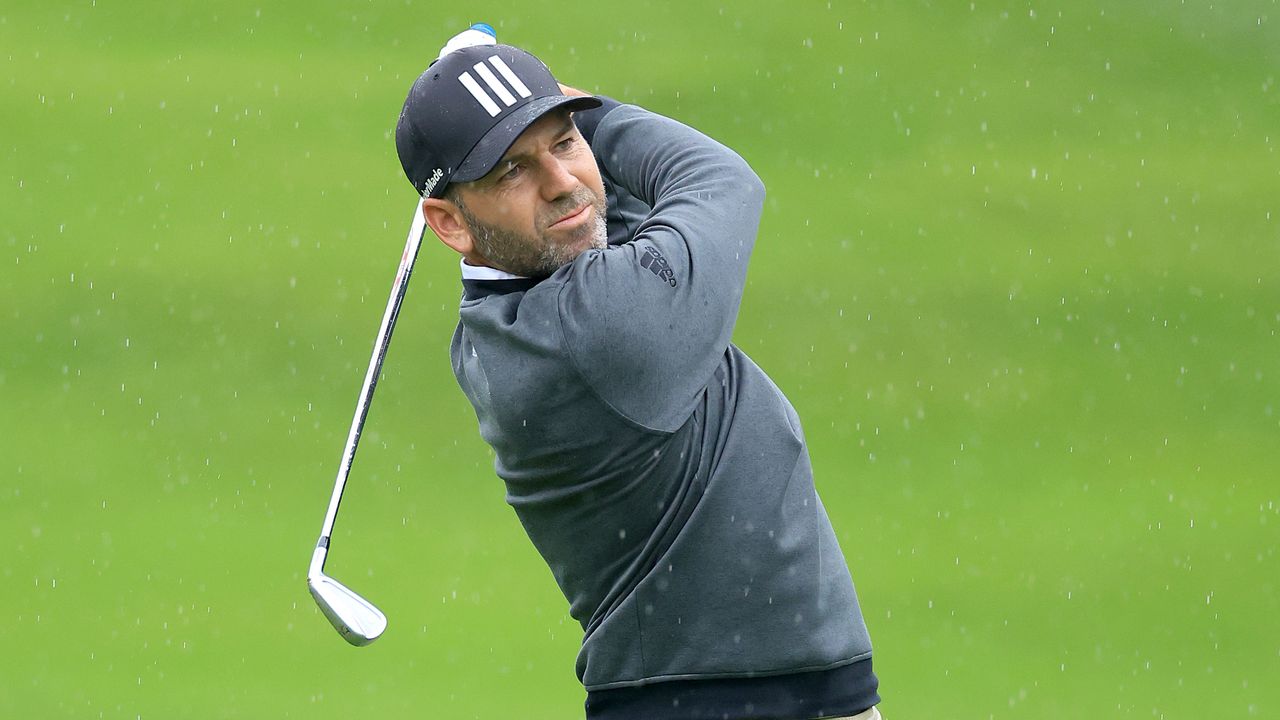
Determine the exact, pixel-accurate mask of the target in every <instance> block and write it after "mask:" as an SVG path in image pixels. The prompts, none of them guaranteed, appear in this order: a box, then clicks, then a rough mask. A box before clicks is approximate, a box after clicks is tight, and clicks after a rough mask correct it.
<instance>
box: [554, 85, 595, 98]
mask: <svg viewBox="0 0 1280 720" xmlns="http://www.w3.org/2000/svg"><path fill="white" fill-rule="evenodd" d="M556 84H557V85H560V92H562V93H564V94H565V95H571V96H578V97H588V96H590V95H591V93H585V92H582V91H581V90H579V89H578V88H571V87H569V86H568V85H563V84H561V83H556Z"/></svg>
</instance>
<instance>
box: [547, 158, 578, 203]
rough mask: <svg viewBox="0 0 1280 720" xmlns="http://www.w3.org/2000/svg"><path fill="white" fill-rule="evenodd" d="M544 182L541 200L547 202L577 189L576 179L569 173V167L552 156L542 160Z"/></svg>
mask: <svg viewBox="0 0 1280 720" xmlns="http://www.w3.org/2000/svg"><path fill="white" fill-rule="evenodd" d="M542 164H543V173H544V181H543V183H542V199H544V200H546V201H547V202H551V201H553V200H556V199H559V198H562V197H564V196H565V195H569V194H571V193H572V192H573V191H574V190H576V189H577V187H578V178H577V176H575V175H574V174H573V173H571V172H569V166H568V165H566V164H565V163H564V161H562V160H561V159H560V158H557V157H555V156H554V155H552V156H550V157H547V158H546V159H545V160H543V163H542Z"/></svg>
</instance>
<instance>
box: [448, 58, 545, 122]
mask: <svg viewBox="0 0 1280 720" xmlns="http://www.w3.org/2000/svg"><path fill="white" fill-rule="evenodd" d="M488 63H489V65H492V66H493V70H497V71H498V75H501V76H502V79H503V80H506V81H507V85H510V86H511V90H515V91H516V93H517V94H519V95H520V97H522V98H527V97H529V96H530V95H532V94H533V93H531V92H529V88H528V87H526V86H525V84H524V83H523V82H521V80H520V78H518V77H516V74H515V73H514V72H511V68H509V67H507V64H506V63H505V62H503V61H502V58H500V57H498V56H497V55H493V56H491V57H490V58H489V60H488ZM472 69H474V70H475V71H476V75H479V76H480V79H481V80H484V84H485V85H488V86H489V89H490V90H492V91H493V94H494V95H496V96H497V97H498V100H500V101H502V104H503V105H506V106H507V107H511V106H512V105H515V104H516V98H515V96H514V95H512V94H511V90H508V89H507V87H506V86H505V85H503V84H502V82H501V81H500V80H498V78H497V76H495V75H494V74H493V70H490V69H489V66H488V65H485V64H484V63H482V62H478V63H476V64H475V65H474V66H473V68H472ZM458 82H461V83H462V86H463V87H465V88H466V89H467V92H469V93H471V97H473V98H475V99H476V102H478V103H480V107H483V108H484V109H485V112H487V113H489V117H497V115H498V113H500V112H502V108H499V107H498V103H496V102H494V100H493V98H492V97H490V96H489V93H487V92H485V89H484V88H482V87H480V83H478V82H476V79H475V78H474V77H472V76H471V73H470V72H464V73H462V74H461V75H459V76H458Z"/></svg>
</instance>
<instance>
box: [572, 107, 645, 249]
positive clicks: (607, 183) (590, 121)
mask: <svg viewBox="0 0 1280 720" xmlns="http://www.w3.org/2000/svg"><path fill="white" fill-rule="evenodd" d="M596 97H598V98H600V101H601V102H602V103H603V104H602V105H601V106H600V107H598V108H593V109H591V110H584V111H581V112H577V113H574V114H573V119H574V122H576V123H577V125H578V130H579V131H580V132H581V133H582V137H583V139H585V140H586V141H587V144H588V145H590V146H592V147H593V148H594V147H595V145H594V143H595V134H596V128H598V127H600V121H602V120H603V119H604V117H605V116H606V115H608V114H609V112H610V111H612V110H613V109H615V108H617V107H620V106H621V103H619V102H618V101H617V100H614V99H613V98H610V97H606V96H604V95H597V96H596ZM597 163H598V160H597ZM600 176H601V179H602V180H603V181H604V193H605V197H606V199H607V200H608V204H607V208H608V209H607V215H606V218H605V220H606V223H607V225H608V229H609V244H610V245H621V244H623V243H628V242H631V241H632V240H634V239H635V236H636V230H638V229H639V227H640V223H641V221H643V220H644V219H645V218H646V217H648V215H649V212H650V211H651V210H652V209H653V208H651V207H649V206H648V205H646V204H645V202H644V201H643V200H641V199H640V198H638V197H636V196H635V195H633V194H631V193H630V192H629V191H627V189H626V188H624V187H621V186H620V185H618V181H617V180H614V179H613V177H612V176H611V175H610V174H609V172H608V171H607V170H605V169H604V168H603V167H602V168H600Z"/></svg>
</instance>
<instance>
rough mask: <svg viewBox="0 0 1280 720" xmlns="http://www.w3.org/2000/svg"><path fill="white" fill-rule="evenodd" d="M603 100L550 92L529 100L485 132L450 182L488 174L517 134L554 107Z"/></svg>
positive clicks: (590, 104)
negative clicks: (548, 94)
mask: <svg viewBox="0 0 1280 720" xmlns="http://www.w3.org/2000/svg"><path fill="white" fill-rule="evenodd" d="M603 104H604V103H603V102H601V100H600V98H597V97H592V96H589V95H588V96H583V95H550V96H547V97H541V98H538V99H536V100H533V101H531V102H529V104H527V105H525V106H524V107H522V108H520V109H519V110H516V111H515V112H513V113H511V115H509V116H507V117H506V118H505V119H503V121H502V122H500V123H498V124H497V125H494V126H493V128H492V129H491V130H489V132H487V133H485V136H484V137H482V138H480V141H479V142H477V143H476V146H475V147H474V148H472V149H471V152H469V153H467V157H466V159H464V160H463V161H462V164H461V165H459V166H458V169H457V170H455V171H454V172H453V176H452V177H450V178H449V182H471V181H472V180H479V179H480V178H482V177H484V176H485V175H488V174H489V171H490V170H492V169H493V168H494V167H496V166H497V164H498V161H499V160H501V159H502V156H503V155H505V154H506V152H507V150H509V149H510V148H511V146H512V145H513V144H514V143H515V141H516V138H518V137H520V133H522V132H524V131H525V129H527V128H528V127H529V126H530V125H532V124H534V123H535V122H537V121H538V118H540V117H542V116H543V115H546V114H547V113H549V112H551V111H552V110H555V109H556V108H566V109H568V110H574V111H576V110H590V109H592V108H598V107H600V106H601V105H603Z"/></svg>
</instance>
